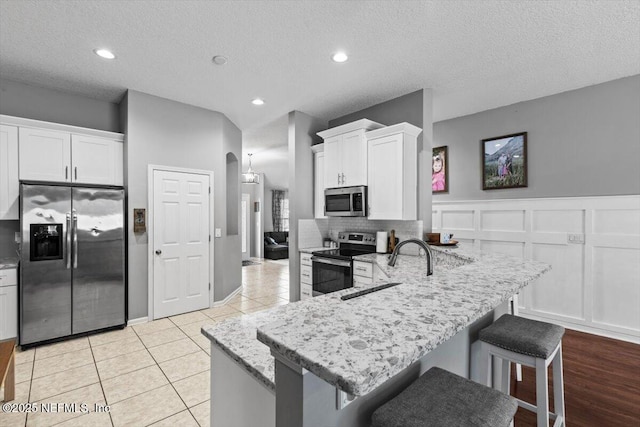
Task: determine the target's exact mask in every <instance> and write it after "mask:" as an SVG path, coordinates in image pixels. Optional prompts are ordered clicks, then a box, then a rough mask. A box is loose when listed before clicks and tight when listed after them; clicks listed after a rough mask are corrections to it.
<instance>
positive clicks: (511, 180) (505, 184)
mask: <svg viewBox="0 0 640 427" xmlns="http://www.w3.org/2000/svg"><path fill="white" fill-rule="evenodd" d="M481 149H482V189H483V190H498V189H502V188H518V187H526V186H527V132H521V133H514V134H512V135H504V136H497V137H495V138H487V139H483V140H482V143H481Z"/></svg>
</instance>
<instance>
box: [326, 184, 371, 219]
mask: <svg viewBox="0 0 640 427" xmlns="http://www.w3.org/2000/svg"><path fill="white" fill-rule="evenodd" d="M324 214H325V215H326V216H367V186H366V185H359V186H357V187H342V188H327V189H326V190H324Z"/></svg>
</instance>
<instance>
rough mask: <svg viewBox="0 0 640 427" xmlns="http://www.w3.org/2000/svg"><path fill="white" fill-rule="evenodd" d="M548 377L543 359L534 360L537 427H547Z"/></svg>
mask: <svg viewBox="0 0 640 427" xmlns="http://www.w3.org/2000/svg"><path fill="white" fill-rule="evenodd" d="M548 381H549V376H548V375H547V364H546V361H545V359H536V407H537V410H536V412H537V415H538V416H537V418H538V427H549V388H548V387H549V386H548Z"/></svg>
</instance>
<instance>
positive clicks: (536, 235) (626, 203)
mask: <svg viewBox="0 0 640 427" xmlns="http://www.w3.org/2000/svg"><path fill="white" fill-rule="evenodd" d="M432 213H433V216H432V224H433V231H434V232H436V233H437V232H445V233H453V234H454V235H455V239H456V240H458V241H459V242H460V244H462V245H472V246H474V247H475V248H478V249H481V250H483V251H488V252H495V253H502V254H507V255H511V256H515V257H519V258H527V259H535V260H539V261H543V262H547V263H549V264H551V265H552V267H553V268H552V270H551V271H550V272H549V273H547V274H545V275H544V276H543V277H541V278H540V279H538V280H537V281H535V282H534V283H532V284H531V285H530V286H528V287H527V288H526V289H525V290H524V291H523V292H522V293H521V294H520V298H519V304H520V313H521V314H522V315H524V316H527V317H530V318H534V319H539V320H545V321H551V322H554V323H558V324H562V325H564V326H566V327H569V328H573V329H577V330H582V331H585V332H591V333H595V334H599V335H604V336H610V337H612V338H618V339H624V340H627V341H631V342H636V343H640V195H632V196H607V197H566V198H541V199H511V200H472V201H456V202H434V203H433V211H432Z"/></svg>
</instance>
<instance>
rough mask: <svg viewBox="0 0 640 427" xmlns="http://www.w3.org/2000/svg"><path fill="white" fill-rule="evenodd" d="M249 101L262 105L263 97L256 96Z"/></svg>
mask: <svg viewBox="0 0 640 427" xmlns="http://www.w3.org/2000/svg"><path fill="white" fill-rule="evenodd" d="M251 103H252V104H253V105H264V99H262V98H256V99H254V100H253V101H251Z"/></svg>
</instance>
